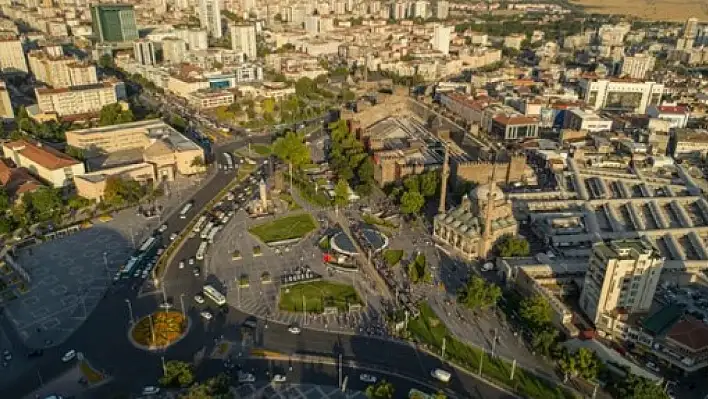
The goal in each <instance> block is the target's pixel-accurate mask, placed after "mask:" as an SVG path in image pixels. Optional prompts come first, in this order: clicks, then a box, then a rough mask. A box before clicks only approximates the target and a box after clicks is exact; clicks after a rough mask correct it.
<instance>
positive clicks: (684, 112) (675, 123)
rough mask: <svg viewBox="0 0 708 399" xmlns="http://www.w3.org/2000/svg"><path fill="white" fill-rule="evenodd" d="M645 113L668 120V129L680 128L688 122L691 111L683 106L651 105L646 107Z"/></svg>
mask: <svg viewBox="0 0 708 399" xmlns="http://www.w3.org/2000/svg"><path fill="white" fill-rule="evenodd" d="M647 115H649V116H651V117H652V118H659V119H661V120H664V121H667V122H669V128H670V129H682V128H684V127H686V125H687V124H688V119H689V117H690V116H691V112H690V111H689V110H688V108H686V107H683V106H673V105H659V106H655V105H652V106H650V107H649V108H647Z"/></svg>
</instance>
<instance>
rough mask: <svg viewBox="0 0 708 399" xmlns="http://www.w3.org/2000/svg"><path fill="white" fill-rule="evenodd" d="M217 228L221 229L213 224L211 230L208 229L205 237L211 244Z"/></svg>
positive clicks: (217, 230)
mask: <svg viewBox="0 0 708 399" xmlns="http://www.w3.org/2000/svg"><path fill="white" fill-rule="evenodd" d="M219 230H221V229H220V228H219V226H214V227H212V229H211V231H209V235H208V236H207V238H206V239H207V241H209V244H213V243H214V237H216V233H218V232H219Z"/></svg>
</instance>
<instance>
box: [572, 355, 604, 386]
mask: <svg viewBox="0 0 708 399" xmlns="http://www.w3.org/2000/svg"><path fill="white" fill-rule="evenodd" d="M575 362H576V365H577V368H578V374H579V375H580V377H582V378H584V379H586V380H588V381H594V380H595V379H597V375H598V374H599V373H600V359H598V357H597V355H596V354H595V352H593V351H591V350H590V349H588V348H580V349H578V350H577V351H576V352H575Z"/></svg>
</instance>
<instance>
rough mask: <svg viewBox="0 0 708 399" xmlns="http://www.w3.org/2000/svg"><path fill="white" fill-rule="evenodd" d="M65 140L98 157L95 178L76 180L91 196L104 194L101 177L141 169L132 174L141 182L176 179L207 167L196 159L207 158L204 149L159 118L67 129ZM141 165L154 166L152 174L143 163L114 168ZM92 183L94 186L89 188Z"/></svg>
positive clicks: (93, 156)
mask: <svg viewBox="0 0 708 399" xmlns="http://www.w3.org/2000/svg"><path fill="white" fill-rule="evenodd" d="M66 143H67V144H68V145H70V146H73V147H76V148H81V149H84V150H87V152H88V156H89V157H90V158H92V159H95V160H98V161H97V162H98V165H96V166H95V167H94V168H92V171H91V173H90V175H91V176H94V177H89V178H86V179H83V180H84V181H82V182H81V183H77V188H79V189H83V190H86V191H85V194H86V196H90V198H100V197H101V196H102V189H101V184H105V182H103V183H102V181H103V180H102V179H101V178H99V177H100V176H104V178H105V177H106V176H110V175H116V174H124V173H127V172H128V171H130V170H139V172H131V173H136V174H138V175H140V176H143V177H142V178H141V179H139V180H140V181H147V180H148V179H149V178H150V179H152V180H153V181H161V180H173V179H174V178H175V176H176V175H177V174H181V175H192V174H195V173H199V172H202V171H203V170H204V167H203V166H200V165H196V164H195V162H194V161H195V159H196V158H201V159H202V160H203V159H204V150H203V149H202V148H201V147H199V146H198V145H197V144H195V143H194V142H192V141H191V140H189V139H188V138H186V137H184V136H183V135H182V134H181V133H179V132H178V131H176V130H175V129H173V128H172V127H170V126H169V125H167V124H166V123H165V122H163V121H161V120H159V119H152V120H147V121H140V122H131V123H124V124H120V125H113V126H104V127H96V128H89V129H81V130H72V131H68V132H66ZM90 163H91V162H90ZM94 163H96V162H94ZM142 164H149V165H151V166H152V168H153V171H152V173H151V174H149V173H146V172H145V171H144V168H143V166H140V168H138V169H136V168H137V167H136V168H134V169H125V170H121V169H119V170H118V171H117V172H116V171H113V170H114V169H115V168H116V167H118V166H120V167H125V166H128V165H133V166H136V165H142ZM148 175H151V176H152V177H149V176H148ZM96 176H99V177H96ZM133 177H134V176H133ZM136 180H138V179H136ZM91 183H92V184H93V185H91V187H89V184H91ZM79 193H80V194H81V191H80V192H79ZM97 193H99V194H97ZM81 195H82V196H83V195H84V194H81Z"/></svg>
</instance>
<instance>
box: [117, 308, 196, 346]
mask: <svg viewBox="0 0 708 399" xmlns="http://www.w3.org/2000/svg"><path fill="white" fill-rule="evenodd" d="M150 319H151V317H150V316H146V317H143V318H142V319H140V320H139V321H138V322H137V323H136V324H135V326H134V327H133V330H132V331H131V332H130V335H131V337H132V338H133V340H135V342H136V343H137V344H138V345H142V346H146V347H148V348H151V349H153V348H164V347H166V346H169V345H170V344H173V343H174V342H176V341H177V340H179V339H180V338H182V336H183V335H184V334H185V333H186V332H187V320H186V319H185V318H184V316H182V313H180V312H155V313H153V314H152V322H151V321H150Z"/></svg>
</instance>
